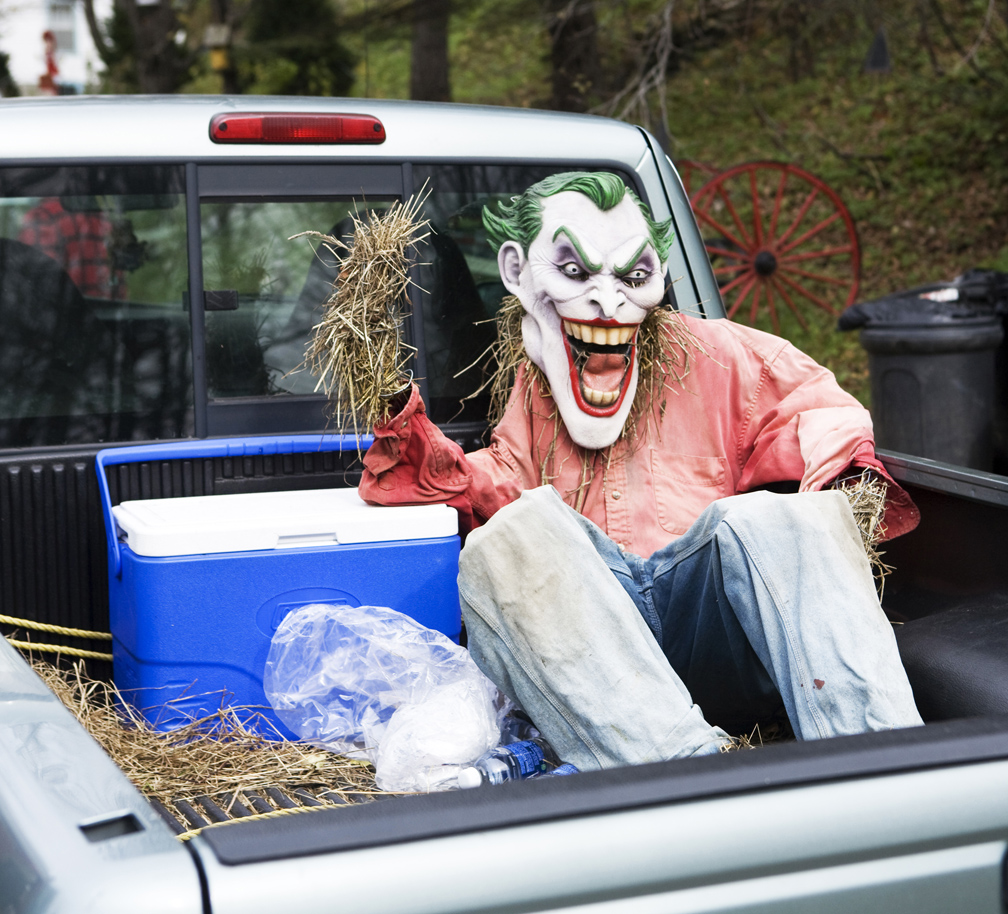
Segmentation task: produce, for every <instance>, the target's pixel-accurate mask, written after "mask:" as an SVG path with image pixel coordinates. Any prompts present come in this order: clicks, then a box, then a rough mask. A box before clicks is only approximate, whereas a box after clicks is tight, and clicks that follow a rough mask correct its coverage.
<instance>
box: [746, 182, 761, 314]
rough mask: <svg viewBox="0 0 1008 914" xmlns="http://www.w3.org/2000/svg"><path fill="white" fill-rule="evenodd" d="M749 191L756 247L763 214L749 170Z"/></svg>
mask: <svg viewBox="0 0 1008 914" xmlns="http://www.w3.org/2000/svg"><path fill="white" fill-rule="evenodd" d="M749 193H751V194H752V208H753V216H752V221H753V234H754V235H755V236H756V247H757V248H759V247H762V245H763V216H762V214H761V213H760V205H759V188H758V187H757V186H756V172H755V171H750V172H749ZM755 300H756V301H758V300H759V293H758V292H757V294H756V296H755ZM754 320H755V318H754Z"/></svg>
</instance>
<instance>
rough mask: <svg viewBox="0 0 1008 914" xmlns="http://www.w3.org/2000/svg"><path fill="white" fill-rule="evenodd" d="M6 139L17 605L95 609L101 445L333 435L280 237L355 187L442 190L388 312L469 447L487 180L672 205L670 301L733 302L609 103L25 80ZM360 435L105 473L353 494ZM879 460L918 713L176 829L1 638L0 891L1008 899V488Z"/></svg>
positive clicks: (987, 905) (89, 898)
mask: <svg viewBox="0 0 1008 914" xmlns="http://www.w3.org/2000/svg"><path fill="white" fill-rule="evenodd" d="M0 137H2V139H0V326H2V328H3V330H2V334H0V376H2V380H0V613H2V614H3V615H4V616H5V617H14V618H20V619H29V620H34V621H39V622H46V623H54V624H58V625H63V626H71V627H75V628H81V629H86V630H90V631H106V632H107V631H108V627H109V617H108V602H109V601H108V583H107V567H106V561H107V557H106V530H105V527H104V523H103V520H102V512H101V508H100V502H99V495H98V482H97V477H96V472H95V456H96V454H97V452H98V451H99V450H100V449H102V448H107V447H109V446H113V445H118V444H134V443H137V442H149V441H165V440H169V441H170V440H182V439H193V440H199V439H208V438H217V437H227V436H255V435H275V434H288V433H319V432H321V431H323V430H325V429H326V427H327V422H328V418H327V416H326V413H325V403H324V401H323V399H322V397H321V396H319V395H318V394H316V393H315V392H314V383H313V381H312V379H310V378H308V377H306V376H305V374H304V373H303V372H301V373H299V372H297V371H296V369H297V367H298V365H299V364H300V361H301V358H302V357H303V352H304V342H305V339H306V338H307V334H308V333H309V332H310V328H311V326H312V323H313V315H314V313H315V308H316V307H317V306H318V305H319V303H320V302H321V301H323V300H324V298H325V294H326V290H327V289H328V288H329V286H330V285H331V283H332V280H333V278H334V277H333V276H332V275H331V273H332V271H331V268H328V267H326V265H325V264H324V263H323V262H321V261H320V260H318V259H316V258H315V257H314V255H313V252H312V250H311V248H310V246H308V245H307V244H298V243H289V242H288V241H287V240H286V239H287V238H288V237H290V236H292V235H294V234H296V233H298V232H304V231H306V230H312V229H314V230H317V231H320V232H325V233H330V234H335V235H337V236H338V235H340V234H344V233H345V232H346V231H347V230H348V218H349V217H350V216H351V215H352V213H353V212H354V211H355V209H356V210H358V211H359V210H361V209H380V208H381V207H383V206H385V205H387V204H388V202H389V201H394V200H401V199H406V198H408V197H410V196H411V195H413V194H415V193H416V192H417V191H418V190H420V188H422V187H426V188H427V189H428V190H429V197H428V198H427V202H426V203H425V207H424V215H425V216H426V217H427V218H428V219H429V220H430V223H431V228H432V232H431V236H430V238H429V239H428V241H427V242H426V243H425V245H424V246H423V250H421V251H420V256H418V258H417V262H418V266H417V267H416V271H417V273H416V276H415V278H416V285H415V287H414V291H413V293H412V294H413V296H414V300H413V312H412V316H411V317H410V318H409V319H408V321H407V325H406V327H405V333H406V336H407V340H408V341H409V342H410V343H411V345H413V346H415V347H416V350H417V352H416V358H415V365H414V374H415V377H416V378H417V379H419V383H420V386H421V391H422V394H423V396H424V399H425V401H426V403H427V408H428V412H429V414H430V415H431V416H432V417H433V419H434V420H435V421H436V422H437V423H439V424H440V425H441V427H442V428H443V429H444V430H445V432H446V433H447V434H448V435H449V436H450V437H452V438H453V439H455V440H457V441H459V442H460V443H461V444H462V445H463V446H464V447H466V448H471V447H476V446H479V444H480V442H481V438H482V435H483V432H484V431H485V426H486V420H485V415H486V410H487V402H486V400H485V399H484V398H483V397H482V396H480V395H477V396H475V397H472V398H470V399H467V400H465V401H464V405H463V406H462V407H461V408H460V405H459V404H460V400H461V398H462V397H465V396H466V395H468V394H471V393H473V392H474V391H476V389H477V388H478V386H479V378H478V377H473V373H472V372H467V371H465V370H464V369H465V368H466V367H467V366H468V365H470V364H471V363H472V362H474V361H475V360H476V358H477V357H478V355H479V354H480V352H481V351H482V350H483V349H484V347H485V345H486V343H487V342H488V339H487V335H488V333H491V332H492V331H491V330H489V327H490V326H492V325H489V324H486V323H480V322H481V321H484V320H486V319H487V318H489V317H492V316H493V314H494V312H495V310H496V308H497V307H498V305H499V302H500V298H501V296H502V294H503V289H502V288H501V286H500V284H499V281H498V277H497V269H496V262H495V260H494V258H493V257H492V256H491V252H490V249H489V248H488V246H487V245H486V243H485V237H484V235H483V229H482V227H481V223H480V218H479V214H480V210H481V208H482V207H483V206H484V205H485V204H491V205H492V204H493V202H494V201H495V200H499V199H502V198H506V197H508V196H510V195H512V194H514V193H517V192H519V191H521V190H522V189H524V188H525V187H527V186H528V185H529V184H530V183H532V182H533V181H535V180H537V179H539V178H541V177H543V176H545V175H547V174H549V173H552V172H555V171H560V170H570V169H572V168H579V169H603V168H604V169H607V170H611V171H615V172H617V173H619V174H621V175H622V176H624V178H625V179H626V180H627V182H628V183H629V184H630V185H631V186H633V187H634V188H635V189H636V191H637V193H638V194H639V195H640V197H641V198H642V199H643V200H644V201H645V202H646V203H647V204H648V205H649V206H650V208H651V210H652V213H653V214H654V216H655V217H656V218H658V219H666V218H671V219H672V220H673V223H674V228H675V233H676V241H675V243H674V245H673V247H672V251H671V255H670V260H669V272H668V276H669V290H670V291H669V304H670V305H671V306H674V307H677V308H679V309H682V310H684V311H689V312H691V313H695V314H699V315H701V316H704V317H707V318H710V319H715V320H716V319H724V310H723V306H722V303H721V298H720V295H719V292H718V286H717V284H716V281H715V278H714V275H713V273H712V270H711V267H710V263H709V261H708V258H707V254H706V252H705V249H704V245H703V242H702V239H701V237H700V234H699V232H698V231H697V228H696V224H695V222H694V220H693V216H692V213H691V210H690V206H689V202H688V200H687V198H686V196H685V194H684V192H683V189H682V185H681V183H680V181H679V179H678V177H677V175H676V172H675V170H674V168H673V166H672V164H671V162H670V161H669V159H668V158H667V157H666V155H665V154H664V153H663V152H662V150H661V148H660V147H659V146H658V144H657V143H656V141H655V140H654V138H653V137H651V136H650V135H649V134H648V133H647V132H646V131H644V130H642V129H639V128H637V127H635V126H632V125H629V124H623V123H617V122H613V121H608V120H604V119H600V118H594V117H587V116H573V115H570V116H569V115H560V114H549V113H540V112H531V111H518V110H495V109H490V108H466V107H461V106H443V105H427V104H410V103H401V102H380V101H373V100H360V99H354V100H341V99H324V100H323V99H311V100H302V99H293V98H275V99H268V98H255V99H251V98H201V97H189V98H187V97H179V98H129V99H116V98H76V99H34V100H32V99H25V100H22V99H17V100H11V101H4V102H0ZM477 374H478V373H477ZM354 456H355V455H349V456H347V457H346V458H344V457H341V456H340V455H325V456H324V458H323V456H322V455H308V456H306V457H303V458H302V457H299V458H298V459H296V460H295V459H291V460H276V461H263V460H262V459H258V458H254V457H247V458H231V457H224V458H220V457H215V458H207V459H205V460H199V461H192V462H191V463H190V464H188V465H186V466H182V465H181V462H179V461H163V462H158V461H149V462H147V463H142V464H138V465H135V466H133V467H132V468H131V469H130V471H129V472H122V473H117V474H114V478H110V479H109V485H110V489H111V491H112V496H113V498H114V499H115V500H116V501H120V500H123V499H127V498H130V499H137V498H148V497H155V496H160V497H164V496H171V495H191V494H221V493H228V492H243V491H262V490H269V489H284V488H287V489H291V488H312V487H324V486H334V485H346V484H348V483H350V484H352V483H353V482H354V479H355V476H354V469H353V457H354ZM881 456H882V458H883V460H884V461H885V464H886V466H887V468H888V470H889V471H890V473H891V474H892V475H893V477H894V478H895V479H897V480H898V481H899V482H900V484H901V485H903V486H904V487H905V488H906V489H907V491H908V492H909V493H910V494H911V495H912V497H913V498H914V499H915V501H916V503H917V504H918V506H919V507H920V510H921V515H922V518H923V520H922V522H921V524H920V526H919V528H918V529H917V530H915V531H914V532H913V533H911V534H908V535H907V536H905V537H902V538H900V539H897V540H895V541H893V542H892V543H890V544H888V546H887V548H886V554H885V560H886V562H887V563H888V564H890V565H892V566H893V567H894V568H895V570H894V571H893V573H892V574H891V575H890V576H889V578H888V580H887V581H886V584H885V592H884V606H885V608H886V610H887V612H888V613H889V614H890V616H891V618H892V620H893V621H894V623H900V627H899V634H898V637H899V641H900V645H901V650H902V651H903V656H904V661H905V664H906V666H907V669H908V672H909V675H910V677H911V681H912V684H913V686H914V691H915V695H916V698H917V701H918V705H919V706H920V709H921V711H922V714H923V716H924V717H925V720H926V721H927V725H926V726H924V727H922V728H916V729H912V730H904V731H892V732H883V733H873V734H866V735H863V736H857V737H845V738H839V739H833V740H823V741H818V742H804V743H798V742H779V743H776V744H773V745H768V746H765V747H763V748H760V749H756V750H753V751H742V752H734V753H729V754H724V755H720V756H716V757H707V758H701V759H695V760H686V761H672V762H667V763H661V764H653V765H644V766H638V767H628V768H619V769H612V770H607V771H600V772H591V773H583V774H580V775H577V776H573V777H566V778H552V779H549V778H547V779H534V780H530V781H526V782H519V783H512V784H505V785H502V786H500V787H494V788H481V789H476V790H471V791H455V792H447V793H442V794H431V795H424V796H409V797H388V798H386V799H383V800H381V801H380V802H372V803H366V804H359V805H350V806H346V807H344V808H338V809H337V808H326V809H318V810H314V811H310V812H305V813H304V814H300V815H292V816H282V817H275V818H269V817H267V818H259V819H253V820H250V821H246V822H243V821H240V820H238V821H234V822H229V823H227V824H223V825H219V826H216V827H214V828H208V829H205V830H203V831H202V832H201V833H200V834H198V835H196V836H194V837H192V838H191V839H190V840H188V841H184V842H183V841H180V840H178V839H177V838H176V837H175V834H174V833H173V831H172V829H171V828H170V827H169V825H168V823H167V822H166V821H165V820H164V819H163V818H162V816H161V815H160V814H159V813H158V812H157V811H155V809H154V808H153V807H152V806H151V805H150V804H149V803H148V802H147V800H146V799H145V797H144V796H143V795H142V794H141V793H140V792H139V791H138V790H137V789H136V788H135V787H134V786H133V785H132V784H131V783H130V782H129V781H128V780H127V779H126V777H125V776H124V775H123V773H122V772H121V771H120V770H119V769H118V768H117V767H116V765H115V764H114V763H113V762H112V761H111V759H110V758H109V757H108V756H107V755H106V754H105V753H104V752H103V751H102V750H101V749H100V747H99V746H98V744H97V743H96V742H95V741H94V740H93V739H92V738H91V737H90V736H89V735H88V734H87V733H86V732H85V731H84V729H83V728H82V727H81V726H80V725H79V724H78V723H77V721H76V720H75V718H73V716H72V715H71V714H70V713H69V712H68V711H66V709H64V708H63V706H62V705H61V704H60V703H59V701H58V700H57V698H56V697H55V695H54V694H53V693H52V692H50V691H49V690H48V689H47V688H46V686H45V685H44V684H43V682H42V681H41V680H40V679H39V677H37V676H36V675H35V673H34V672H33V671H32V669H31V668H30V667H29V666H28V664H27V663H26V662H25V661H24V660H23V659H22V657H21V656H20V654H19V653H18V652H17V651H16V650H15V649H14V648H12V647H11V646H10V645H8V644H7V643H6V642H0V772H2V776H0V910H3V911H10V912H90V911H94V912H98V911H100V912H114V911H124V912H125V911H130V912H137V911H142V912H148V914H154V912H178V914H182V912H186V914H196V912H201V914H211V912H212V914H227V912H241V914H252V912H278V911H288V910H290V911H297V912H299V914H308V912H313V911H319V912H321V911H332V910H354V911H367V912H369V914H385V912H389V914H392V912H394V914H450V912H463V911H465V912H476V911H483V912H488V914H489V912H505V911H506V912H516V914H518V912H541V911H560V910H563V911H565V912H569V914H617V912H620V914H622V912H631V911H632V912H640V914H647V912H658V911H661V912H674V911H675V912H687V911H698V912H699V911H704V912H713V911H718V912H729V911H738V912H742V911H746V912H760V911H775V912H785V911H788V912H792V911H793V912H798V911H816V912H826V911H847V910H857V911H866V912H867V911H879V912H882V911H885V912H887V914H892V912H897V911H906V912H916V914H920V912H930V911H934V912H938V911H959V910H969V911H975V912H991V914H994V912H1003V911H1004V910H1005V903H1006V902H1005V893H1006V888H1005V883H1006V848H1008V717H1006V716H1004V715H1005V714H1006V713H1008V698H1006V696H1008V670H1006V660H1005V657H1006V656H1008V652H1006V650H1005V648H1006V646H1008V634H1006V633H1008V561H1006V559H1005V554H1004V544H1005V543H1006V542H1008V479H1005V478H1002V477H999V476H995V475H992V474H985V473H981V472H976V471H972V470H966V469H962V468H957V467H953V466H949V465H945V464H941V463H936V462H933V461H929V460H925V459H921V458H916V457H912V456H909V455H904V454H895V453H883V454H882V455H881ZM110 475H112V474H110ZM14 630H15V627H14V626H12V625H11V624H7V625H5V626H4V631H5V632H7V633H11V632H13V631H14ZM60 638H61V636H58V635H57V636H53V638H52V639H50V640H55V641H57V642H60ZM65 643H67V644H70V643H77V644H79V642H71V641H69V640H67V641H66V642H65ZM90 669H91V671H92V673H93V675H96V676H99V677H106V678H107V677H110V676H111V675H112V670H111V668H109V667H108V666H103V665H102V664H101V663H94V664H92V665H91V666H90Z"/></svg>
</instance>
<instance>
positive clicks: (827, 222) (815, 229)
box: [778, 213, 840, 254]
mask: <svg viewBox="0 0 1008 914" xmlns="http://www.w3.org/2000/svg"><path fill="white" fill-rule="evenodd" d="M839 218H840V213H833V215H832V216H830V217H829V218H828V219H823V221H822V222H820V223H819V224H818V225H813V226H812V228H810V229H809V230H808V231H807V232H805V233H804V234H803V235H802V236H801V237H800V238H796V239H795V240H794V241H792V242H791V243H790V244H786V245H784V246H783V247H778V250H779V251H780V253H782V254H786V253H787V252H788V251H793V250H794V249H795V248H796V247H798V246H799V245H802V244H804V243H805V242H806V241H808V240H809V239H810V238H814V237H815V236H816V235H818V234H819V233H820V232H821V231H823V230H824V229H827V228H829V227H830V226H831V225H832V224H833V223H834V222H836V221H837V219H839Z"/></svg>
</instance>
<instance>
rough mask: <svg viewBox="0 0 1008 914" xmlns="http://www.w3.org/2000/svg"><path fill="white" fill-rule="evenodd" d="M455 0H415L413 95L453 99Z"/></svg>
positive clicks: (438, 99)
mask: <svg viewBox="0 0 1008 914" xmlns="http://www.w3.org/2000/svg"><path fill="white" fill-rule="evenodd" d="M450 12H451V0H413V49H412V58H411V60H410V98H414V99H419V100H421V101H427V102H448V101H451V86H450V84H449V82H448V16H449V13H450Z"/></svg>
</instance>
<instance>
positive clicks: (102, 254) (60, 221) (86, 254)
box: [18, 197, 125, 299]
mask: <svg viewBox="0 0 1008 914" xmlns="http://www.w3.org/2000/svg"><path fill="white" fill-rule="evenodd" d="M112 231H113V226H112V222H111V220H110V219H109V218H108V217H107V216H106V215H105V214H104V213H101V212H88V213H70V212H67V211H66V210H65V209H63V206H62V204H61V203H60V201H59V200H58V199H57V198H55V197H51V198H49V199H47V200H44V201H43V202H42V203H40V204H39V205H38V206H36V207H34V208H33V209H30V210H29V211H28V212H27V213H25V215H24V218H23V219H22V222H21V231H20V233H19V234H18V240H19V241H21V242H23V243H24V244H30V245H32V246H33V247H36V248H39V249H40V250H42V251H44V252H45V253H46V254H48V255H49V256H50V257H52V258H53V260H55V261H56V262H57V263H59V264H60V266H62V267H63V269H64V270H66V272H67V274H68V275H69V276H70V278H71V279H72V280H73V281H74V283H75V284H76V286H77V288H78V289H80V291H81V292H82V293H83V294H84V295H90V296H94V297H96V298H115V299H118V298H121V297H122V296H123V293H124V291H125V289H124V288H123V285H122V273H121V272H120V271H113V270H112V263H111V256H110V254H109V249H108V244H107V242H108V241H109V240H110V239H111V237H112Z"/></svg>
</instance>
